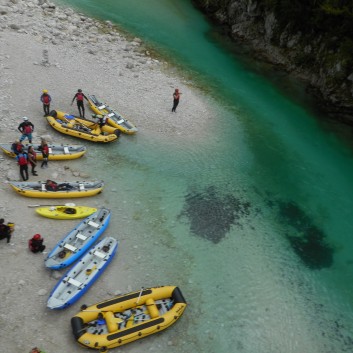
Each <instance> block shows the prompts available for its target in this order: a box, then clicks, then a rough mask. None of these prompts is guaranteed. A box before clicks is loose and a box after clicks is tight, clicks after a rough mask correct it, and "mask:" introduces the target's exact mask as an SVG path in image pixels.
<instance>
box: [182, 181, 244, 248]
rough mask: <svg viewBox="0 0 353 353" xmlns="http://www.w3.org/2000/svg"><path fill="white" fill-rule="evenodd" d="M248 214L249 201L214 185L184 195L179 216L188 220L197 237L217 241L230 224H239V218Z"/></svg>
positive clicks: (222, 236)
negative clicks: (222, 190) (183, 202)
mask: <svg viewBox="0 0 353 353" xmlns="http://www.w3.org/2000/svg"><path fill="white" fill-rule="evenodd" d="M249 214H250V203H249V202H246V201H245V202H244V201H242V200H241V199H239V198H237V197H235V196H234V195H232V194H230V193H229V194H223V193H222V192H221V191H220V190H217V189H216V188H215V187H214V186H210V187H208V188H206V189H205V190H204V191H202V192H190V193H189V194H187V195H186V196H185V205H184V209H183V211H182V212H181V216H186V217H188V219H189V222H190V231H191V232H192V233H193V234H194V235H196V236H199V237H202V238H204V239H207V240H209V241H212V242H213V243H215V244H217V243H219V242H220V241H221V240H222V239H223V238H224V237H225V236H226V234H227V233H228V232H229V230H230V229H231V227H232V225H236V226H241V223H240V221H241V219H242V218H244V217H246V216H248V215H249Z"/></svg>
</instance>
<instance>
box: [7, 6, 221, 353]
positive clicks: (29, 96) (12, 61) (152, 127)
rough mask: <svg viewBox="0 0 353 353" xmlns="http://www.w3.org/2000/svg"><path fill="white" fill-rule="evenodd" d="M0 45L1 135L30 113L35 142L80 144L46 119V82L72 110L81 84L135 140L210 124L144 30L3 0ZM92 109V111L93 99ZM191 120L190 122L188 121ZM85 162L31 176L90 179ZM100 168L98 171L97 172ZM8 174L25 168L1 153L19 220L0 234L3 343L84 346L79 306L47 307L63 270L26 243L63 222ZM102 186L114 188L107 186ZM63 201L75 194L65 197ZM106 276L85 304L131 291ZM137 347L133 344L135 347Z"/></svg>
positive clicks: (98, 200) (100, 199) (50, 240)
mask: <svg viewBox="0 0 353 353" xmlns="http://www.w3.org/2000/svg"><path fill="white" fill-rule="evenodd" d="M0 43H1V44H0V71H1V78H0V141H1V142H3V143H5V142H6V143H8V142H12V141H14V140H15V139H18V138H19V137H20V133H19V132H18V130H17V127H18V125H19V124H20V123H21V122H22V117H23V116H27V117H29V119H30V121H31V122H32V123H33V124H34V126H35V130H34V134H33V135H34V136H33V140H34V142H38V141H39V140H40V137H46V138H47V139H48V140H49V141H53V142H58V143H63V142H66V143H76V144H84V142H85V141H84V140H82V141H81V140H73V139H72V138H70V137H66V136H64V135H61V134H59V133H57V132H55V131H54V130H53V129H52V128H51V127H50V126H49V124H48V123H47V122H46V119H44V118H43V109H42V104H41V102H40V100H39V97H40V95H41V93H42V90H43V89H47V90H48V91H49V94H50V95H51V96H52V104H51V109H58V110H62V111H66V112H68V113H74V114H77V108H76V106H75V105H74V106H71V101H72V98H73V96H74V94H75V93H76V92H77V89H78V88H82V89H83V91H84V93H86V94H87V93H88V94H95V95H96V96H97V97H98V98H101V99H104V100H105V101H107V102H109V105H110V106H112V107H118V109H119V112H121V113H123V114H124V115H125V116H127V117H129V119H130V120H131V121H132V122H133V123H134V124H135V125H136V126H137V127H138V129H139V132H138V135H137V136H136V138H137V139H138V137H139V136H144V137H145V138H155V139H158V138H163V139H164V140H165V139H167V140H168V139H180V140H184V141H185V140H187V141H189V142H190V143H191V142H192V141H194V140H195V139H196V138H198V137H201V136H202V134H203V131H204V130H205V129H207V128H208V125H209V124H210V123H211V122H212V118H213V116H214V113H213V112H212V109H211V108H210V107H209V106H208V104H207V103H206V101H205V98H204V97H203V96H202V94H201V93H200V92H198V91H197V89H195V88H194V87H193V86H192V83H191V82H189V81H188V80H186V79H183V78H182V77H178V76H177V75H176V74H175V72H176V70H175V69H174V68H173V67H171V66H170V65H169V64H168V63H167V62H165V61H164V60H162V59H160V58H157V57H153V56H151V55H150V53H149V51H148V48H146V47H145V45H144V43H143V42H142V41H141V40H140V39H139V38H128V37H125V36H124V35H123V34H122V33H121V32H119V30H118V28H117V27H115V26H114V25H113V24H111V23H110V22H100V21H96V20H93V19H91V18H89V17H87V16H85V15H83V14H80V13H76V12H74V11H73V10H71V9H68V8H58V7H57V6H56V4H54V3H52V2H50V1H46V0H0ZM176 87H178V88H179V89H180V90H181V92H183V96H182V99H181V102H180V105H179V107H178V111H177V113H176V114H175V113H171V108H172V94H173V92H174V89H175V88H176ZM86 113H87V114H89V111H88V108H87V106H86ZM186 125H187V126H188V129H187V130H186V129H184V128H183V126H186ZM180 143H182V141H181V142H180ZM89 148H94V146H92V145H90V146H89ZM90 158H92V157H91V156H90V154H89V152H88V153H87V157H85V162H84V163H86V164H87V165H89V164H90V163H92V161H91V160H90ZM80 163H82V162H81V161H80V160H76V161H70V162H67V163H66V162H64V163H61V162H58V163H55V162H52V163H50V164H49V168H48V169H41V168H38V174H39V176H38V177H32V176H31V178H30V179H31V180H46V179H53V180H71V179H72V178H73V177H75V178H82V179H88V178H89V175H87V174H86V173H83V172H82V171H81V170H80V168H79V166H80ZM95 172H96V171H94V172H92V177H96V178H98V177H99V175H96V173H95ZM7 180H19V168H18V166H17V164H16V162H15V161H14V160H13V159H11V158H9V157H7V156H5V155H4V154H1V155H0V181H1V183H0V217H1V218H5V221H6V222H8V221H12V222H14V223H15V232H14V235H13V238H12V240H11V243H10V244H6V242H5V240H3V241H0V266H1V272H0V281H1V283H2V285H1V288H0V294H1V308H2V310H1V313H0V323H1V327H2V329H1V330H0V341H1V346H2V347H1V348H2V351H4V352H28V351H30V349H31V348H32V347H34V346H38V347H40V348H41V349H43V350H44V351H45V352H46V353H53V352H61V351H70V352H71V353H76V352H77V353H78V352H82V351H83V349H82V348H80V347H79V346H78V345H77V344H75V342H74V340H73V338H72V335H71V332H70V324H69V322H70V318H71V316H73V315H74V314H75V312H76V311H77V307H76V308H69V309H67V310H65V311H62V312H60V313H58V312H54V311H50V310H48V309H46V301H47V298H48V295H49V292H50V290H51V289H52V288H53V286H54V284H55V283H56V281H57V279H58V278H59V277H60V276H61V275H62V274H60V273H57V272H56V271H53V272H49V271H47V270H46V269H45V267H44V266H43V259H44V256H45V254H39V255H34V254H32V253H30V252H29V251H28V248H27V241H28V239H29V238H30V237H32V236H33V234H36V233H41V234H44V235H52V233H53V229H57V224H55V222H57V221H55V220H50V219H48V220H47V219H46V220H45V222H44V221H43V222H42V220H41V219H40V217H39V216H34V210H33V208H29V207H28V206H29V205H31V204H36V203H39V204H46V203H48V202H45V201H44V202H38V201H40V200H38V199H33V200H32V199H28V198H25V197H21V196H19V195H17V194H15V193H14V192H13V191H12V190H11V189H10V187H9V186H8V185H7V183H6V181H7ZM106 188H107V189H108V190H109V188H110V187H109V185H107V186H106ZM48 201H49V204H53V203H54V200H48ZM63 202H70V200H61V201H60V203H63ZM71 202H72V201H71ZM85 204H86V205H87V206H92V207H99V206H100V205H104V193H102V194H101V195H99V196H96V197H94V198H89V200H88V199H87V200H85ZM60 222H61V221H60ZM60 227H61V231H62V236H63V235H64V234H65V233H66V232H68V231H69V230H70V229H72V223H70V222H69V221H62V222H61V223H60ZM58 236H59V237H60V235H56V237H54V236H45V239H46V240H45V242H46V245H47V249H49V250H50V249H51V248H52V247H53V246H54V245H55V243H56V242H57V239H58ZM124 256H126V259H127V260H126V261H127V266H129V264H128V261H133V259H134V256H133V254H129V251H128V250H126V255H124ZM131 267H133V266H131ZM104 277H105V276H103V278H102V279H101V283H102V288H99V287H95V286H93V288H91V290H90V292H89V293H88V294H87V298H88V299H87V300H88V302H89V301H90V300H91V301H92V302H94V301H93V300H94V299H93V298H107V296H109V295H114V294H117V293H123V292H124V293H125V292H128V291H130V290H132V289H135V288H131V287H130V285H129V284H128V280H127V279H120V281H119V283H115V282H114V281H109V280H107V279H106V278H104ZM90 298H91V299H90ZM139 347H140V346H139V345H134V346H131V348H130V347H129V348H127V349H128V351H129V352H137V351H139ZM152 348H153V346H152ZM116 351H117V352H119V351H120V350H119V349H117V350H116Z"/></svg>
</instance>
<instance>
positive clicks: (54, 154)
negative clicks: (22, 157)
mask: <svg viewBox="0 0 353 353" xmlns="http://www.w3.org/2000/svg"><path fill="white" fill-rule="evenodd" d="M39 145H40V143H37V144H35V143H34V144H33V148H34V151H35V152H36V154H37V160H38V161H41V160H43V155H42V152H41V151H40V150H39V149H38V146H39ZM24 147H25V149H26V151H27V147H28V145H24ZM0 148H1V149H2V151H3V152H4V153H5V154H7V155H8V156H10V157H13V158H15V157H16V155H15V153H13V152H12V150H11V143H1V144H0ZM48 148H49V157H48V159H49V160H50V161H60V160H68V159H76V158H80V157H82V156H83V155H84V154H85V153H86V147H85V146H83V145H64V144H61V145H55V144H48Z"/></svg>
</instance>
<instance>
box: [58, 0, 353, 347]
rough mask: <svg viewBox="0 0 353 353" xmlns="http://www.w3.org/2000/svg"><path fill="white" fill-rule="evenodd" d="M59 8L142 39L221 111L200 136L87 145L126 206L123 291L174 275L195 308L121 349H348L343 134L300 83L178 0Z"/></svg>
mask: <svg viewBox="0 0 353 353" xmlns="http://www.w3.org/2000/svg"><path fill="white" fill-rule="evenodd" d="M65 3H67V4H69V5H71V6H77V7H78V8H79V9H80V11H85V12H87V13H88V14H90V15H92V16H95V17H98V18H101V19H104V20H111V21H113V22H116V23H117V24H119V25H120V26H122V27H124V28H125V29H126V30H127V31H129V32H130V33H132V34H133V35H136V36H139V37H141V38H143V39H144V41H146V42H148V43H149V44H150V45H151V46H153V47H154V48H155V50H157V51H159V52H160V53H162V55H164V56H166V57H168V58H169V60H170V61H171V62H173V63H174V64H175V65H177V66H178V67H179V68H180V69H182V70H184V73H185V75H186V76H188V77H193V80H194V82H195V84H196V85H198V86H200V87H203V89H204V92H205V93H204V94H205V96H206V97H207V99H208V100H209V101H210V104H211V105H212V106H213V108H214V109H215V111H216V112H218V114H217V116H216V117H215V119H217V126H218V131H217V132H216V133H215V132H211V131H210V132H209V133H208V134H207V135H206V136H205V137H204V140H201V141H198V142H197V143H196V142H195V143H185V144H180V143H178V141H177V140H176V141H169V140H168V139H167V138H163V137H159V138H151V137H150V136H145V135H143V134H140V135H137V136H134V137H131V138H130V137H124V138H123V139H122V140H121V142H120V143H119V146H117V148H116V149H111V148H110V149H107V148H105V147H106V146H97V147H96V149H95V151H94V152H92V153H91V155H93V156H97V157H98V156H99V167H100V168H99V169H100V170H101V172H100V177H102V179H104V180H106V181H107V182H108V185H109V183H110V185H111V186H109V187H108V189H113V192H112V193H110V194H105V196H104V197H105V198H106V202H107V206H108V207H111V208H112V210H113V211H114V212H117V213H118V214H119V215H120V217H121V215H123V217H122V220H121V219H119V221H114V219H113V220H112V223H113V227H114V229H115V230H116V231H117V234H118V235H120V236H121V237H122V238H123V239H124V242H123V245H122V246H121V253H123V251H124V246H125V247H126V248H129V249H131V248H134V247H136V248H135V250H136V263H135V264H136V266H134V262H129V259H124V255H121V256H122V258H123V259H124V261H126V264H128V265H126V266H125V269H126V268H127V269H128V270H126V272H125V274H126V275H128V276H129V278H131V287H132V288H133V289H135V288H139V287H140V286H148V285H156V284H160V283H167V284H177V285H179V286H180V287H181V288H182V290H183V292H184V294H185V297H186V299H187V300H188V302H189V303H190V305H189V307H188V309H187V311H186V313H185V315H184V317H183V318H182V320H181V321H180V322H179V323H178V324H177V325H175V327H174V328H171V329H170V330H169V331H167V332H166V333H165V334H163V335H160V336H159V337H158V338H155V337H153V338H150V339H146V340H144V341H143V342H141V346H136V345H135V346H134V345H132V348H128V347H127V348H126V349H128V350H129V349H131V350H132V351H134V349H135V350H137V351H142V349H144V350H146V349H151V348H150V347H151V345H152V346H153V351H154V352H165V351H166V349H168V351H169V352H190V351H195V350H197V351H199V352H210V353H211V352H217V353H225V352H230V351H232V352H237V353H238V352H239V353H240V352H247V353H248V352H249V353H255V352H256V353H257V352H261V353H267V352H268V353H274V352H276V353H277V352H286V353H302V352H310V353H316V352H317V353H323V352H343V351H350V350H352V346H353V338H352V336H351V332H352V328H353V327H352V326H353V324H352V322H353V321H352V300H353V295H352V286H351V279H352V277H353V269H352V263H353V255H352V251H351V249H352V245H353V240H352V234H353V225H352V222H351V218H352V217H351V209H352V199H353V188H352V187H351V180H353V166H352V145H351V142H350V141H349V138H348V137H349V136H348V137H347V135H346V134H345V131H344V129H340V128H339V127H337V126H336V125H333V124H331V123H330V122H323V121H322V120H321V119H322V118H324V117H320V116H318V115H317V114H314V111H315V107H314V106H312V105H311V102H310V98H308V97H307V96H306V95H305V91H304V88H303V87H301V85H300V84H298V83H296V82H293V81H292V82H291V81H290V80H288V79H287V78H286V77H284V76H283V74H276V73H274V72H271V70H270V69H269V68H267V67H265V66H264V65H260V64H256V63H254V62H253V61H252V59H251V58H247V57H245V56H242V55H241V54H238V53H237V52H235V51H232V50H230V47H229V44H228V43H226V41H223V40H221V39H220V37H219V35H218V34H217V32H216V31H215V30H214V29H212V27H211V26H210V25H209V24H208V23H207V22H206V21H205V19H204V18H203V16H202V15H201V14H199V13H198V12H197V11H196V10H195V9H193V8H192V6H191V5H190V4H189V2H188V1H186V0H168V1H167V0H165V1H163V0H149V1H137V0H115V1H113V0H112V1H98V0H95V1H93V0H89V1H88V0H71V1H65ZM181 110H182V105H181V106H180V111H181ZM151 151H154V152H153V153H151ZM113 162H114V163H116V164H117V165H119V168H116V169H114V172H111V170H110V169H109V172H104V170H105V169H106V166H107V165H109V164H110V163H113ZM112 185H114V186H112ZM234 215H235V216H234ZM113 218H114V216H113ZM114 222H115V223H114ZM136 244H138V245H136ZM151 254H153V256H151ZM119 256H120V255H119ZM161 264H162V265H161ZM141 269H142V270H141ZM157 282H158V283H157ZM100 299H103V298H100ZM129 347H130V346H129ZM166 347H167V348H166Z"/></svg>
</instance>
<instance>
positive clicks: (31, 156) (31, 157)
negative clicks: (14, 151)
mask: <svg viewBox="0 0 353 353" xmlns="http://www.w3.org/2000/svg"><path fill="white" fill-rule="evenodd" d="M27 155H28V162H29V164H30V165H31V172H32V175H38V174H37V172H36V171H35V169H36V166H37V153H36V152H35V151H34V148H33V146H29V147H28V150H27Z"/></svg>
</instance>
